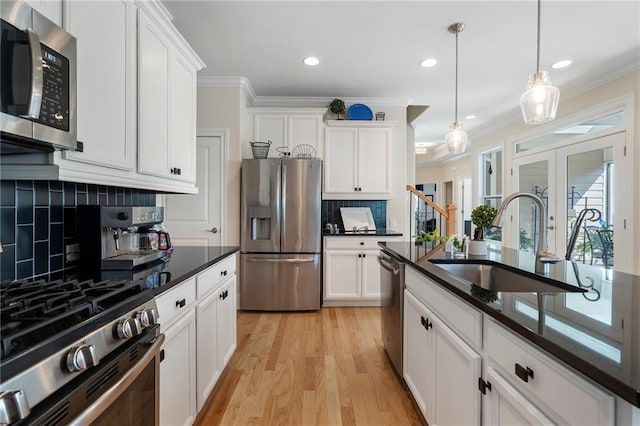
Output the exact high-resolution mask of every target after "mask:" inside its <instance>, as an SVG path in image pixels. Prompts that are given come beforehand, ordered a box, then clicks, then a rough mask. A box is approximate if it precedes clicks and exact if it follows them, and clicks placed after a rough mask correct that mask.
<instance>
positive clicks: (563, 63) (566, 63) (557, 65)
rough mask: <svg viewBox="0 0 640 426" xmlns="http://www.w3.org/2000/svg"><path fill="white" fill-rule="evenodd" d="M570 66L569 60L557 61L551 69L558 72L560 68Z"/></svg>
mask: <svg viewBox="0 0 640 426" xmlns="http://www.w3.org/2000/svg"><path fill="white" fill-rule="evenodd" d="M569 65H571V61H570V60H569V59H563V60H562V61H558V62H556V63H555V64H553V65H551V68H553V69H554V70H559V69H560V68H565V67H568V66H569Z"/></svg>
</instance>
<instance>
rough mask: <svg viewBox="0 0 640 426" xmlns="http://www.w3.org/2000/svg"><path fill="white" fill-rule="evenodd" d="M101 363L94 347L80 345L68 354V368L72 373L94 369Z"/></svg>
mask: <svg viewBox="0 0 640 426" xmlns="http://www.w3.org/2000/svg"><path fill="white" fill-rule="evenodd" d="M99 362H100V361H99V360H98V356H97V355H96V347H95V346H94V345H80V346H78V347H75V348H71V350H70V351H69V352H68V353H67V368H68V369H69V371H70V372H72V373H74V372H76V371H83V370H86V369H87V368H89V367H94V366H96V365H98V363H99Z"/></svg>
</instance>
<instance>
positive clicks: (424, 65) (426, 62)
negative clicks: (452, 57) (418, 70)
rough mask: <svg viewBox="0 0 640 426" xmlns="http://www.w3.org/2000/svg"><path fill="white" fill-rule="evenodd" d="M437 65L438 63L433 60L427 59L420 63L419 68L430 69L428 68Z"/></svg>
mask: <svg viewBox="0 0 640 426" xmlns="http://www.w3.org/2000/svg"><path fill="white" fill-rule="evenodd" d="M437 63H438V61H437V60H436V59H435V58H427V59H425V60H423V61H422V62H420V66H421V67H422V68H430V67H432V66H434V65H435V64H437Z"/></svg>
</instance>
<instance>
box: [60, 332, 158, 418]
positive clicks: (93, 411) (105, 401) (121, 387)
mask: <svg viewBox="0 0 640 426" xmlns="http://www.w3.org/2000/svg"><path fill="white" fill-rule="evenodd" d="M163 343H164V334H159V335H158V336H157V338H156V340H155V342H153V344H152V346H151V348H149V350H148V351H147V352H145V354H144V356H142V358H140V359H139V360H138V362H137V363H136V364H135V365H134V366H133V368H132V369H131V370H130V371H129V372H127V374H126V375H124V376H123V377H122V378H121V379H120V380H118V382H117V383H115V384H114V385H113V386H111V387H110V388H109V389H108V390H107V391H106V392H105V393H104V394H103V395H101V396H100V398H98V399H97V400H96V401H95V402H94V403H93V404H91V405H90V406H89V407H87V408H86V409H85V410H84V411H83V412H82V414H80V415H79V416H78V417H76V418H75V419H73V421H72V422H71V423H70V425H74V426H75V425H86V424H89V423H91V422H92V421H94V420H95V419H97V418H98V417H99V416H100V414H102V413H103V412H104V411H105V410H106V409H107V408H108V407H109V406H110V405H111V404H113V402H114V401H115V400H116V399H118V397H119V396H120V395H122V393H123V392H124V391H125V390H126V389H127V388H128V387H129V385H131V383H133V382H134V381H135V380H136V379H137V378H138V376H139V375H140V373H142V371H143V370H144V369H145V368H146V367H147V365H148V364H149V361H151V360H152V359H153V357H155V356H156V355H158V353H159V352H160V348H161V347H162V344H163Z"/></svg>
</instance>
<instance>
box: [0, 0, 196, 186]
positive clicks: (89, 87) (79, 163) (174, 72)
mask: <svg viewBox="0 0 640 426" xmlns="http://www.w3.org/2000/svg"><path fill="white" fill-rule="evenodd" d="M30 3H33V4H34V5H35V6H36V8H37V9H38V10H40V9H42V10H41V11H43V10H49V9H52V10H57V7H59V8H60V9H61V18H60V19H58V21H62V22H64V27H65V29H66V30H67V31H69V32H70V33H71V34H72V35H74V36H75V37H76V39H77V101H78V111H77V116H78V140H79V141H80V142H82V143H83V148H84V149H83V152H73V151H55V152H54V153H53V154H52V155H50V157H49V158H50V159H49V160H48V162H47V163H44V164H43V162H42V158H41V156H40V155H39V154H38V155H26V156H12V157H16V158H15V159H14V158H3V164H2V168H1V169H0V174H1V175H2V179H29V180H31V179H36V180H63V181H71V182H81V183H91V184H98V185H113V186H120V187H128V188H139V189H148V190H153V191H166V192H177V193H196V192H197V188H196V186H195V176H196V174H195V171H196V151H195V147H196V89H197V84H196V83H197V82H196V73H197V71H198V70H200V69H201V68H203V67H204V63H203V62H202V61H201V60H200V58H199V57H198V56H197V55H196V54H195V52H194V51H193V50H192V49H191V47H190V46H189V45H188V44H187V43H186V41H185V40H184V38H183V37H182V36H181V35H180V33H179V32H178V31H177V30H176V28H175V27H174V26H173V24H172V23H171V21H170V20H169V17H168V16H167V15H166V13H165V12H164V8H163V7H162V5H161V4H160V2H159V1H133V0H110V1H107V0H105V1H85V0H67V1H64V2H61V1H54V0H51V1H50V0H44V1H33V2H30ZM56 5H57V6H56ZM49 18H50V19H51V16H49ZM54 20H55V19H54ZM5 157H9V156H5ZM18 157H19V158H18Z"/></svg>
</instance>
